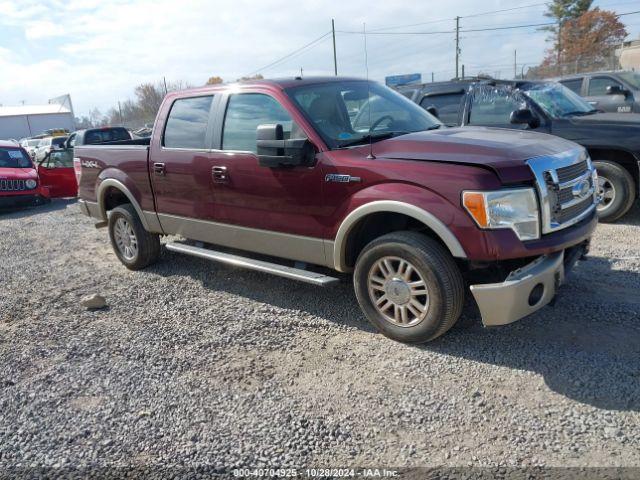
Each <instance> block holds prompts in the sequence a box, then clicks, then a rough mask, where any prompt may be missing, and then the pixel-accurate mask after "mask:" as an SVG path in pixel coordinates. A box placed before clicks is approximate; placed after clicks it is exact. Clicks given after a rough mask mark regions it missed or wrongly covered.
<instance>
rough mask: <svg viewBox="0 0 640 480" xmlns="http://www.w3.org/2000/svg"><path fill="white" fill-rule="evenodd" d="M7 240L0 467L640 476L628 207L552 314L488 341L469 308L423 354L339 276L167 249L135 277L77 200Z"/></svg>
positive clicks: (12, 230)
mask: <svg viewBox="0 0 640 480" xmlns="http://www.w3.org/2000/svg"><path fill="white" fill-rule="evenodd" d="M0 227H1V228H2V236H1V237H0V259H1V261H2V277H0V412H1V413H0V472H2V471H5V472H6V471H7V470H6V469H7V468H11V467H15V468H22V467H45V468H50V467H65V466H67V467H68V466H74V467H77V468H97V467H107V468H113V467H123V468H136V467H140V468H142V467H159V466H173V467H176V468H181V467H185V466H186V467H189V468H193V467H196V466H199V465H200V466H209V468H210V470H209V471H220V472H230V471H231V469H233V468H234V467H240V466H247V467H258V466H261V465H263V466H267V465H275V466H287V465H296V466H310V465H313V466H317V467H327V466H356V465H359V466H369V465H376V466H385V465H386V466H391V467H415V466H456V467H467V466H474V467H482V466H492V467H495V466H503V467H512V466H515V467H523V466H532V465H533V466H635V467H640V455H639V453H638V452H639V451H640V429H639V428H638V426H639V425H640V323H639V320H640V295H639V292H640V209H639V208H636V209H635V210H634V211H633V212H632V213H631V214H630V215H628V216H627V217H626V218H625V219H623V221H621V222H620V223H618V224H616V225H600V226H599V227H598V231H597V233H596V236H595V238H594V242H593V248H592V252H591V256H590V260H589V261H587V262H582V263H580V264H579V265H578V266H577V267H576V269H575V270H574V272H573V276H572V277H571V278H570V282H569V283H568V284H567V285H566V286H564V287H563V289H562V293H561V296H560V297H559V299H558V301H557V303H556V305H555V306H554V307H546V308H544V309H542V310H541V311H540V312H538V313H537V314H535V315H533V316H532V317H529V318H527V319H525V320H523V321H521V322H517V323H516V324H513V325H511V326H507V327H502V328H495V329H484V328H483V327H482V326H481V324H480V322H479V319H478V318H477V317H476V315H475V314H474V312H473V310H472V309H471V310H469V309H468V310H467V312H466V313H465V317H464V318H463V321H462V322H461V323H462V325H458V326H456V327H455V328H454V329H453V330H452V331H451V332H449V333H448V334H447V335H445V336H444V337H442V338H441V339H438V340H437V341H435V342H432V343H430V344H428V345H424V346H408V345H402V344H399V343H395V342H393V341H391V340H388V339H386V338H384V337H383V336H381V335H379V334H376V333H375V332H374V331H373V330H372V328H371V327H370V326H369V325H368V323H367V322H366V320H365V319H364V317H363V315H362V314H361V313H360V310H359V308H358V306H357V304H356V301H355V299H354V295H353V292H352V288H351V285H350V283H348V282H344V283H342V284H340V285H339V286H337V287H334V288H328V289H317V288H315V287H313V286H309V285H305V284H300V283H296V282H293V281H288V280H284V279H279V278H277V277H270V276H268V275H265V274H260V273H256V272H249V271H245V270H234V269H232V268H228V267H225V266H220V265H217V264H212V263H207V262H205V261H202V260H198V259H195V258H191V257H186V256H181V255H178V254H173V253H170V252H167V251H163V254H162V259H161V261H160V262H159V263H158V264H156V265H154V266H153V267H150V268H149V269H147V270H145V271H142V272H131V271H128V270H127V269H125V268H124V267H123V266H122V265H120V263H119V262H118V261H117V259H116V257H115V255H114V254H113V253H112V251H111V247H110V245H109V243H108V239H107V232H106V230H104V229H103V230H96V229H94V228H93V226H92V221H91V220H90V219H88V218H86V217H84V216H82V215H81V214H80V213H79V211H78V209H77V206H76V205H75V204H73V203H71V202H65V201H57V202H54V203H52V204H51V205H48V206H46V207H43V208H40V209H34V210H28V211H22V212H13V213H9V214H2V215H0ZM91 293H99V294H101V295H104V296H105V297H106V299H107V303H108V308H106V309H104V310H100V311H93V312H89V311H86V310H85V309H84V308H83V307H82V306H81V305H80V303H79V300H80V298H82V297H83V296H85V295H87V294H91Z"/></svg>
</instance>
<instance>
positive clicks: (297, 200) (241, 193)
mask: <svg viewBox="0 0 640 480" xmlns="http://www.w3.org/2000/svg"><path fill="white" fill-rule="evenodd" d="M220 111H221V112H224V113H223V114H222V113H221V115H220V117H221V119H222V121H221V122H219V128H218V129H217V131H216V133H215V134H214V147H216V148H215V149H214V150H213V151H212V152H211V153H210V157H209V158H210V159H211V162H210V164H211V172H209V175H210V177H211V178H212V179H213V183H212V188H211V198H212V202H213V204H214V206H213V214H214V217H215V220H216V221H217V222H219V223H221V224H225V225H228V226H229V229H228V231H229V233H230V235H234V236H235V238H236V239H237V241H238V243H237V245H239V246H240V248H247V243H251V242H253V247H252V249H254V250H256V251H261V252H263V253H273V254H278V255H283V253H282V252H284V253H287V249H289V248H290V249H291V250H290V251H289V254H288V255H283V256H287V257H289V258H295V259H306V260H309V261H313V262H316V263H317V262H318V260H319V259H320V258H321V257H322V255H323V254H322V242H321V240H320V239H321V237H322V235H323V233H324V231H325V226H324V224H323V221H322V215H323V210H322V205H323V204H322V191H321V189H322V173H321V169H320V167H319V166H318V165H314V166H312V167H302V166H300V167H280V168H268V167H262V166H260V165H259V161H258V156H257V155H256V151H257V149H256V131H257V128H258V125H262V124H275V123H279V124H282V125H283V128H284V132H285V139H287V138H306V134H305V133H304V132H303V130H302V129H301V128H300V127H299V126H298V125H297V124H296V122H294V121H293V119H292V116H291V114H290V113H289V112H288V111H287V110H286V109H285V108H284V107H283V106H282V105H281V104H280V103H279V101H278V100H276V99H275V98H274V97H272V96H271V95H268V94H266V93H257V92H256V93H235V94H229V95H228V96H227V97H226V98H223V99H222V100H221V106H220ZM238 227H240V228H238ZM274 242H275V243H278V242H280V245H275V244H274ZM307 253H308V254H309V255H308V256H307V255H306V254H307Z"/></svg>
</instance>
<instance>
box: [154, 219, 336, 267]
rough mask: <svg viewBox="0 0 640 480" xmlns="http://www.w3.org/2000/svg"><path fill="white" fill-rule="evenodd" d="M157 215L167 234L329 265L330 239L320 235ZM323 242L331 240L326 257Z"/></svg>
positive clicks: (331, 261)
mask: <svg viewBox="0 0 640 480" xmlns="http://www.w3.org/2000/svg"><path fill="white" fill-rule="evenodd" d="M158 219H159V220H160V224H161V225H162V229H163V230H164V232H165V233H166V234H167V235H180V236H182V237H184V238H188V239H191V240H198V241H201V242H207V243H212V244H214V245H221V246H224V247H231V248H237V249H239V250H247V251H250V252H256V253H261V254H264V255H273V256H274V257H280V258H286V259H289V260H298V261H301V262H307V263H312V264H314V265H322V266H329V267H333V256H332V255H333V248H332V247H333V242H331V241H326V240H323V239H322V238H314V237H304V236H302V235H291V234H287V233H281V232H273V231H270V230H260V229H256V228H248V227H241V226H238V225H229V224H226V223H217V222H210V221H206V220H197V219H193V218H187V217H179V216H175V215H167V214H162V213H159V214H158ZM326 243H330V244H331V256H328V257H327V256H325V249H326V248H327V246H326ZM327 258H328V259H329V261H328V262H327Z"/></svg>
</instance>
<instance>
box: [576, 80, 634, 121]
mask: <svg viewBox="0 0 640 480" xmlns="http://www.w3.org/2000/svg"><path fill="white" fill-rule="evenodd" d="M610 86H611V87H619V88H621V89H624V88H625V87H624V85H622V83H620V82H619V81H617V80H615V79H614V78H613V77H610V76H607V75H599V76H596V77H591V78H590V79H589V83H588V85H587V95H586V96H585V99H586V100H587V101H588V102H589V103H590V104H591V105H593V107H594V108H597V109H598V110H603V111H605V112H619V113H628V112H631V111H632V107H633V96H631V95H624V94H622V93H616V94H608V93H607V87H610Z"/></svg>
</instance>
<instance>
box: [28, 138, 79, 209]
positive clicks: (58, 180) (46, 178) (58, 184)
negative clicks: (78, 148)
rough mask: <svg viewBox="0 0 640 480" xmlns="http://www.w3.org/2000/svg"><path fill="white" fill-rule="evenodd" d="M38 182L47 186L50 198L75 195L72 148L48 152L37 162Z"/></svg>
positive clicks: (76, 187) (76, 184)
mask: <svg viewBox="0 0 640 480" xmlns="http://www.w3.org/2000/svg"><path fill="white" fill-rule="evenodd" d="M38 177H39V179H40V184H41V185H44V186H45V187H48V188H49V196H50V197H51V198H58V197H75V196H76V195H78V182H77V180H76V174H75V172H74V170H73V150H57V151H55V150H54V151H52V152H51V153H49V154H48V155H47V156H46V157H45V158H44V160H43V161H41V162H40V163H39V164H38Z"/></svg>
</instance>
